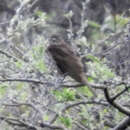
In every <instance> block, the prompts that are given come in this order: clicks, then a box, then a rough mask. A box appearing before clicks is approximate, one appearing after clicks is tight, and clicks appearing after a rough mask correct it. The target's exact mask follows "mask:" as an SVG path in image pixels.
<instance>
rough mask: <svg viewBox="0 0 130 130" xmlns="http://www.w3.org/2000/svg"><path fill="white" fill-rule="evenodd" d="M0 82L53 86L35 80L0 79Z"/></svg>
mask: <svg viewBox="0 0 130 130" xmlns="http://www.w3.org/2000/svg"><path fill="white" fill-rule="evenodd" d="M0 82H27V83H35V84H51V83H49V82H42V81H39V80H35V79H0Z"/></svg>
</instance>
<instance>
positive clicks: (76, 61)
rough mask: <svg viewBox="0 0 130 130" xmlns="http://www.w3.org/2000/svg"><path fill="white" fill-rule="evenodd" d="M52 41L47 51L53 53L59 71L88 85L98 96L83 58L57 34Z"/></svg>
mask: <svg viewBox="0 0 130 130" xmlns="http://www.w3.org/2000/svg"><path fill="white" fill-rule="evenodd" d="M50 42H51V43H50V46H49V47H48V48H47V51H48V52H49V53H50V54H51V56H52V58H53V59H54V61H55V63H56V65H57V68H58V69H59V71H60V72H61V73H62V74H67V75H69V76H70V77H72V78H73V79H75V80H76V81H77V82H80V83H82V84H84V85H87V86H88V87H89V89H90V90H91V91H92V93H93V94H94V95H95V96H96V93H95V91H94V90H93V89H92V87H90V86H89V84H88V81H87V77H86V75H85V72H84V65H83V63H82V59H81V58H80V57H79V56H78V55H77V54H76V53H75V52H74V51H73V49H72V48H71V46H70V45H68V44H67V43H65V41H64V40H63V39H61V37H60V36H57V35H53V36H52V37H51V38H50Z"/></svg>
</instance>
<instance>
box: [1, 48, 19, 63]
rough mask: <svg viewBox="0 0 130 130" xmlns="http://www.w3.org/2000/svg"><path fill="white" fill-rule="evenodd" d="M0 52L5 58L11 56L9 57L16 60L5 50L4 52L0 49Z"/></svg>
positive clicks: (15, 59)
mask: <svg viewBox="0 0 130 130" xmlns="http://www.w3.org/2000/svg"><path fill="white" fill-rule="evenodd" d="M0 53H1V54H3V55H5V56H6V57H7V58H11V59H13V60H14V61H15V62H17V61H18V59H17V58H15V57H14V56H12V55H10V54H8V53H7V52H4V51H2V50H0Z"/></svg>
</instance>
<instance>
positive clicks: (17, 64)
mask: <svg viewBox="0 0 130 130" xmlns="http://www.w3.org/2000/svg"><path fill="white" fill-rule="evenodd" d="M15 65H16V67H18V68H22V66H23V62H22V61H20V60H18V61H17V62H15Z"/></svg>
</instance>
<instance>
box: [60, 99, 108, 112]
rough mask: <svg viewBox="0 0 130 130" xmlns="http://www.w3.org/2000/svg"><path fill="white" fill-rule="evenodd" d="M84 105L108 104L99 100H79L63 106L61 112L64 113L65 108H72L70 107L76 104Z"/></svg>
mask: <svg viewBox="0 0 130 130" xmlns="http://www.w3.org/2000/svg"><path fill="white" fill-rule="evenodd" d="M81 104H83V105H85V104H97V105H104V106H108V105H109V104H107V103H102V102H100V101H80V102H77V103H73V104H69V105H67V106H65V107H64V108H63V109H62V113H65V111H66V110H68V109H70V108H72V107H75V106H78V105H81Z"/></svg>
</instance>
